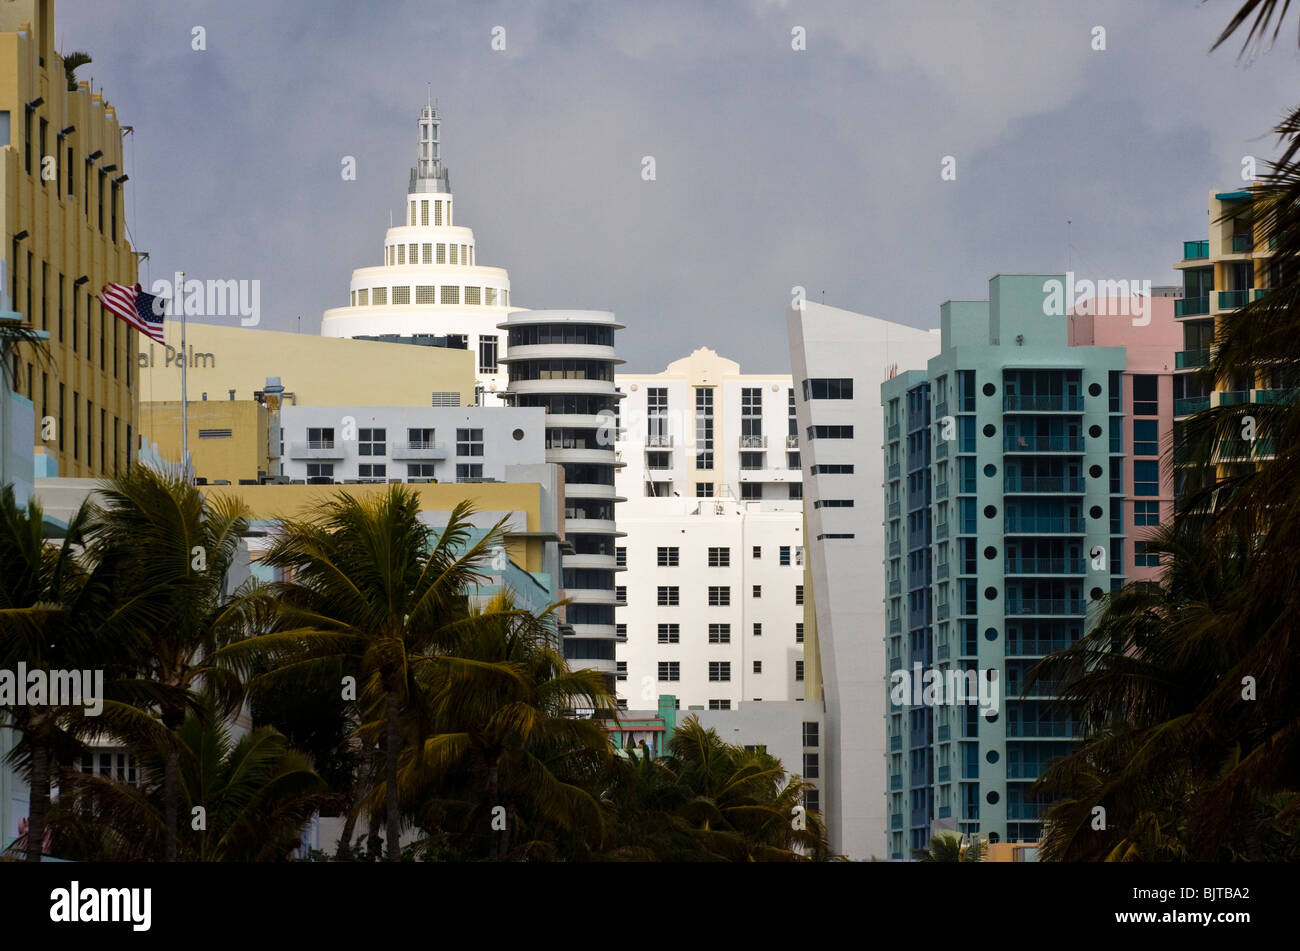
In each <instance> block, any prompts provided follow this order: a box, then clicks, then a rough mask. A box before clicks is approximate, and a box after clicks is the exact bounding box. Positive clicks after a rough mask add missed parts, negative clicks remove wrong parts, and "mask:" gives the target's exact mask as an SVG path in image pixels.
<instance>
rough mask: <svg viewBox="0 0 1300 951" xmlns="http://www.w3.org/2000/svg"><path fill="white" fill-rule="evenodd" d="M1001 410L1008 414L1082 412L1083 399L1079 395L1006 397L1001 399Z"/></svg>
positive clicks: (1058, 394) (1059, 394)
mask: <svg viewBox="0 0 1300 951" xmlns="http://www.w3.org/2000/svg"><path fill="white" fill-rule="evenodd" d="M1002 408H1003V409H1004V410H1007V411H1009V412H1025V411H1041V412H1052V411H1056V412H1064V411H1067V410H1070V411H1074V410H1078V411H1082V410H1083V397H1082V396H1081V395H1079V394H1074V393H1072V394H1065V393H1057V394H1054V395H1048V396H1029V395H1010V394H1009V395H1007V396H1005V397H1003V399H1002Z"/></svg>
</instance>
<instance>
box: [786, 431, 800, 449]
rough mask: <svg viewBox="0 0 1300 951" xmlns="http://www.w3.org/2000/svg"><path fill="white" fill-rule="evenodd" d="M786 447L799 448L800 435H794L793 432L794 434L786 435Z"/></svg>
mask: <svg viewBox="0 0 1300 951" xmlns="http://www.w3.org/2000/svg"><path fill="white" fill-rule="evenodd" d="M785 448H786V449H798V448H799V437H798V436H795V435H793V434H792V435H789V436H786V437H785Z"/></svg>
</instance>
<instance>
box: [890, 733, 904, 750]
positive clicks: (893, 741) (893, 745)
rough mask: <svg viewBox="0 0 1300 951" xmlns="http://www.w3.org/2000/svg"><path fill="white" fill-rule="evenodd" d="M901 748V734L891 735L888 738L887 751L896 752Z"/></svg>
mask: <svg viewBox="0 0 1300 951" xmlns="http://www.w3.org/2000/svg"><path fill="white" fill-rule="evenodd" d="M902 748H903V738H902V737H901V736H891V737H890V738H889V751H890V752H891V753H897V752H898V751H899V750H901V749H902Z"/></svg>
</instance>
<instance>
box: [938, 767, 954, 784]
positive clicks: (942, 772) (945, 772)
mask: <svg viewBox="0 0 1300 951" xmlns="http://www.w3.org/2000/svg"><path fill="white" fill-rule="evenodd" d="M935 779H936V780H938V781H939V782H941V783H946V782H949V781H950V780H951V779H952V767H951V766H940V767H939V768H938V769H937V770H935Z"/></svg>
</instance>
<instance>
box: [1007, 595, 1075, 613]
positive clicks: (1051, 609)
mask: <svg viewBox="0 0 1300 951" xmlns="http://www.w3.org/2000/svg"><path fill="white" fill-rule="evenodd" d="M1085 611H1086V607H1085V605H1084V602H1083V600H1082V599H1081V598H1078V599H1076V598H1035V599H1032V600H1026V601H1012V600H1010V599H1008V600H1007V614H1009V615H1011V614H1014V615H1016V616H1017V617H1020V616H1024V615H1027V614H1043V615H1060V614H1068V615H1074V614H1083V613H1085Z"/></svg>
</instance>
